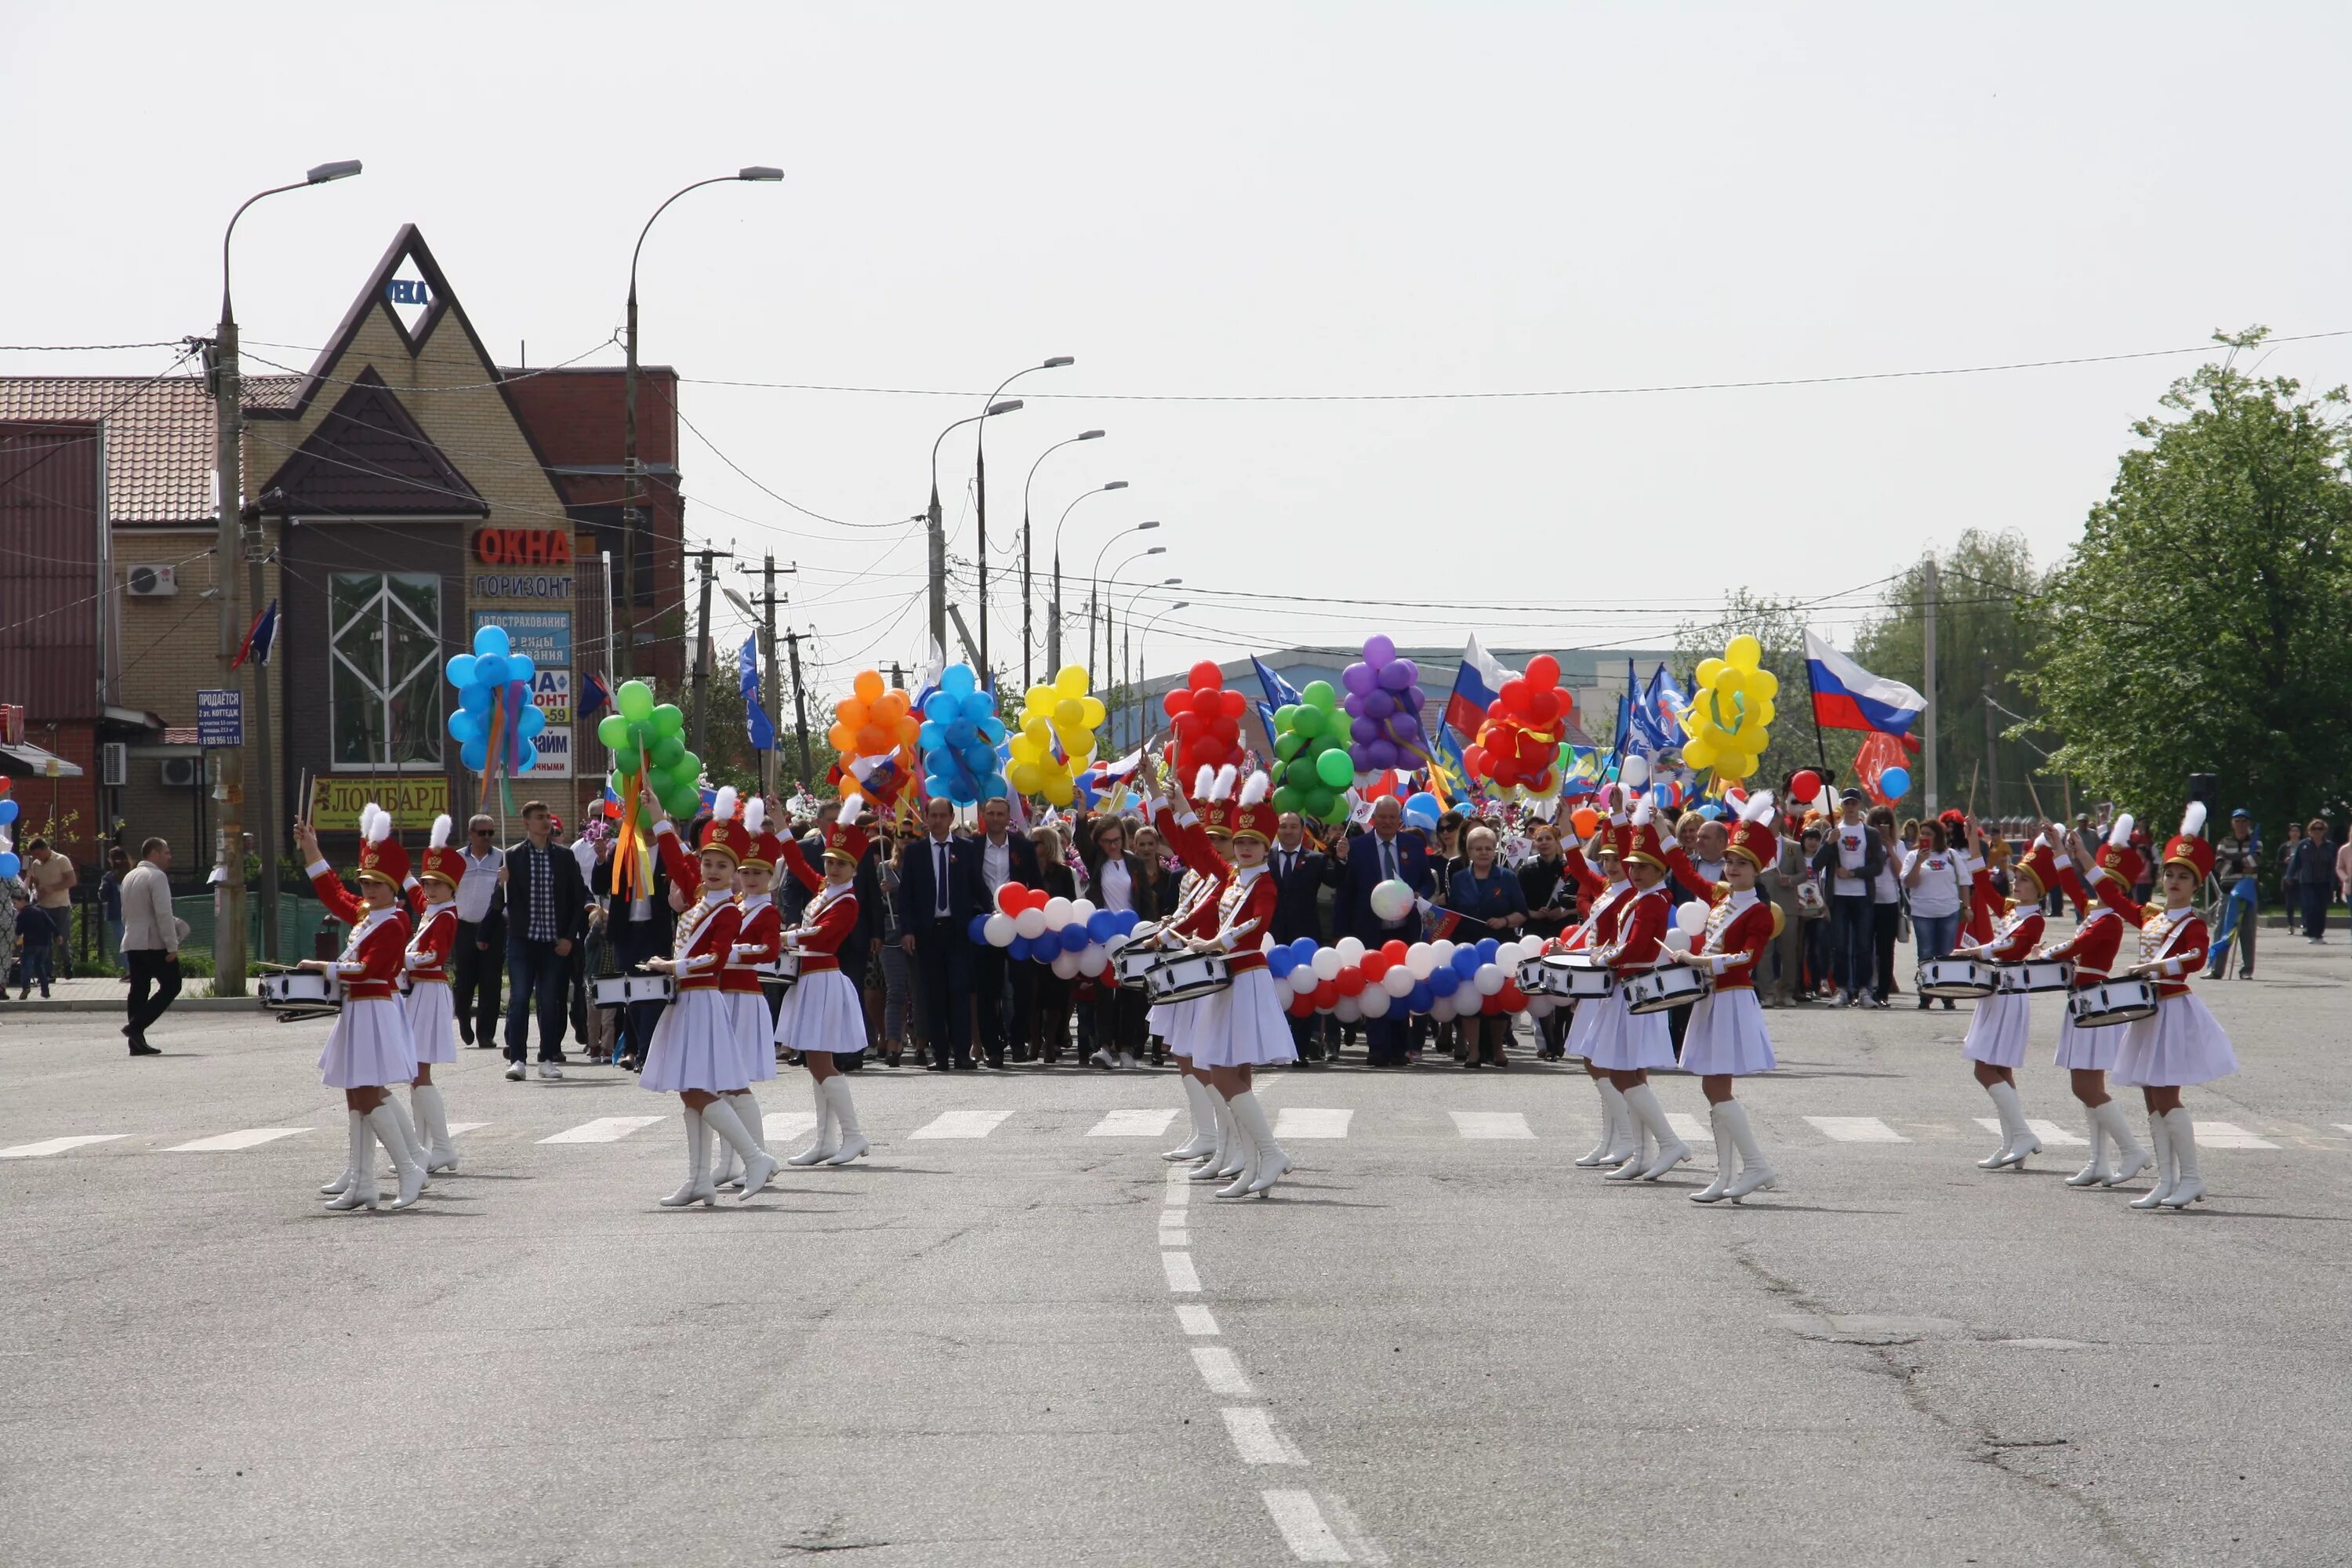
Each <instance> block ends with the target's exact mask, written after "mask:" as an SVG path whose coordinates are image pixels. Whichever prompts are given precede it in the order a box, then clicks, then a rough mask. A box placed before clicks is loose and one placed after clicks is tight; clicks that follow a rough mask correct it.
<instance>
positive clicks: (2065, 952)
mask: <svg viewBox="0 0 2352 1568" xmlns="http://www.w3.org/2000/svg"><path fill="white" fill-rule="evenodd" d="M2068 875H2072V873H2071V872H2070V873H2068ZM2123 940H2124V921H2123V917H2122V916H2121V915H2119V914H2117V913H2116V911H2115V910H2112V909H2109V908H2107V907H2106V906H2105V905H2104V904H2102V905H2101V906H2100V907H2099V908H2097V909H2095V910H2092V911H2091V912H2090V913H2089V914H2088V915H2086V916H2084V919H2083V923H2082V924H2081V925H2078V926H2076V927H2075V928H2074V935H2073V936H2072V937H2070V938H2068V939H2067V940H2066V941H2064V942H2059V943H2058V944H2056V945H2055V946H2053V947H2046V948H2044V949H2042V957H2044V958H2057V959H2068V960H2071V961H2073V963H2074V989H2075V990H2077V991H2082V990H2086V989H2088V988H2089V987H2091V986H2094V985H2097V984H2101V983H2102V982H2104V981H2105V979H2106V978H2107V975H2108V973H2110V972H2111V971H2113V970H2114V968H2115V966H2116V949H2117V948H2118V947H2120V946H2122V945H2123Z"/></svg>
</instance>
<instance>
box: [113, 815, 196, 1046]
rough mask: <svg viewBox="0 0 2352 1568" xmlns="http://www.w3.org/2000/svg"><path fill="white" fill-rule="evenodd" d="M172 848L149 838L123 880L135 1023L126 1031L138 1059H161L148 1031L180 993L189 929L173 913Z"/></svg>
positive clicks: (124, 946)
mask: <svg viewBox="0 0 2352 1568" xmlns="http://www.w3.org/2000/svg"><path fill="white" fill-rule="evenodd" d="M171 869H172V847H171V845H170V844H168V843H166V842H165V841H164V840H163V839H161V838H150V839H148V840H147V841H146V842H145V843H143V844H142V845H141V846H140V847H139V864H138V865H136V866H134V867H132V868H131V874H130V875H129V876H127V877H125V878H123V879H122V963H123V966H124V967H125V968H126V969H128V970H129V971H130V972H131V1000H130V1005H129V1007H128V1011H129V1013H130V1015H131V1021H130V1022H129V1023H127V1024H125V1025H124V1026H122V1032H123V1033H124V1034H125V1035H127V1036H129V1037H130V1039H131V1055H132V1056H134V1057H154V1056H161V1055H163V1052H161V1051H159V1050H157V1049H156V1048H155V1047H153V1046H151V1045H149V1044H148V1043H147V1031H148V1030H150V1029H152V1028H153V1027H154V1026H155V1023H156V1020H157V1019H159V1018H161V1017H163V1010H164V1009H165V1008H167V1007H169V1006H171V1005H172V999H173V997H175V996H177V995H178V994H180V943H182V942H184V941H186V940H187V935H188V928H187V926H186V925H185V924H184V922H183V921H181V920H180V918H179V917H178V916H177V915H174V914H173V912H172V879H171V876H170V874H169V873H170V872H171Z"/></svg>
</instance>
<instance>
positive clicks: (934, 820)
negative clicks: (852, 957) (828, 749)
mask: <svg viewBox="0 0 2352 1568" xmlns="http://www.w3.org/2000/svg"><path fill="white" fill-rule="evenodd" d="M954 826H955V807H954V806H953V805H950V804H949V803H948V802H946V801H944V800H941V799H939V798H938V797H936V796H934V797H933V798H932V799H930V800H929V801H927V802H925V803H924V806H923V832H922V834H921V835H920V837H915V838H910V839H908V841H907V843H906V845H905V847H902V848H901V849H900V850H899V851H898V931H899V937H898V944H899V945H900V946H901V947H903V948H904V949H905V950H906V951H907V952H909V953H911V954H913V956H914V960H915V994H916V996H917V997H918V998H919V1000H920V1002H921V1004H922V1009H923V1013H922V1016H923V1033H924V1035H925V1036H926V1037H928V1038H929V1042H930V1052H931V1060H930V1068H931V1070H932V1071H933V1072H946V1071H947V1070H948V1068H949V1064H950V1062H951V1061H952V1063H953V1064H954V1066H955V1069H956V1070H957V1071H959V1072H970V1071H971V1069H972V1068H973V1066H974V1063H973V1062H972V1059H971V973H972V951H971V949H972V942H971V931H970V927H971V917H972V916H974V915H976V914H979V913H981V912H982V910H983V908H984V907H985V906H986V902H987V900H986V898H985V896H984V895H983V894H982V891H981V887H980V845H979V843H978V841H976V840H974V839H971V838H959V837H956V836H955V833H954V831H953V830H954Z"/></svg>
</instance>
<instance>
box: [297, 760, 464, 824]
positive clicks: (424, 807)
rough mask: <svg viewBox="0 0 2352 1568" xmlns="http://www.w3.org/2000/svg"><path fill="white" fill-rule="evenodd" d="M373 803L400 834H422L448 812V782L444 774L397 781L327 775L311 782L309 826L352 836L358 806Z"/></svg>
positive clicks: (412, 774) (431, 774)
mask: <svg viewBox="0 0 2352 1568" xmlns="http://www.w3.org/2000/svg"><path fill="white" fill-rule="evenodd" d="M370 801H373V802H375V804H376V805H379V806H381V807H383V809H384V810H386V811H388V812H390V813H392V825H393V826H394V829H396V830H398V831H400V832H403V833H424V832H425V831H427V830H428V829H430V828H431V827H432V826H433V819H434V818H435V817H436V816H440V815H441V814H442V813H443V812H445V811H446V810H448V809H449V780H448V777H447V775H446V774H443V773H409V774H406V775H405V776H403V777H400V778H361V777H355V776H349V775H344V774H338V773H327V774H321V775H320V776H319V777H317V778H314V779H312V780H311V781H310V826H313V827H315V828H318V829H320V831H321V832H334V831H338V830H340V831H342V832H345V833H355V832H357V831H358V830H359V826H360V807H362V806H363V805H367V804H368V802H370Z"/></svg>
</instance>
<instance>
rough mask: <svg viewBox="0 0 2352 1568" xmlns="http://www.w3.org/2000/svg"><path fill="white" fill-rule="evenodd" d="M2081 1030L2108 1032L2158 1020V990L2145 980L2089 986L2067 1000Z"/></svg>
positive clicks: (2120, 981)
mask: <svg viewBox="0 0 2352 1568" xmlns="http://www.w3.org/2000/svg"><path fill="white" fill-rule="evenodd" d="M2066 1010H2067V1011H2068V1012H2070V1013H2072V1014H2073V1015H2074V1027H2076V1028H2078V1029H2104V1028H2106V1027H2107V1026H2110V1025H2113V1024H2136V1023H2137V1022H2139V1021H2140V1020H2141V1019H2142V1018H2153V1017H2154V1016H2156V987H2155V986H2153V985H2151V984H2148V983H2147V981H2145V980H2137V979H2133V980H2110V981H2107V982H2105V984H2099V985H2091V986H2086V987H2084V989H2083V990H2080V991H2077V992H2075V993H2074V995H2073V996H2072V997H2070V998H2068V999H2067V1003H2066Z"/></svg>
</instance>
